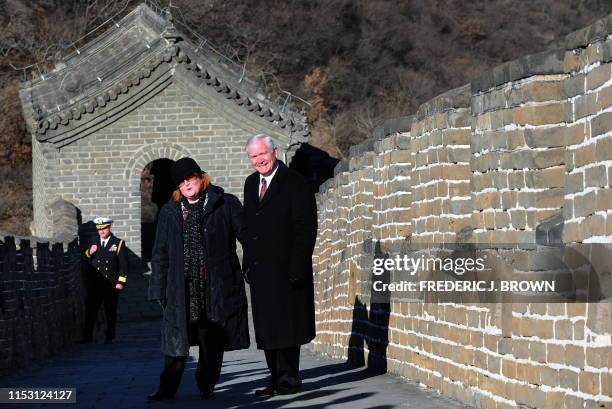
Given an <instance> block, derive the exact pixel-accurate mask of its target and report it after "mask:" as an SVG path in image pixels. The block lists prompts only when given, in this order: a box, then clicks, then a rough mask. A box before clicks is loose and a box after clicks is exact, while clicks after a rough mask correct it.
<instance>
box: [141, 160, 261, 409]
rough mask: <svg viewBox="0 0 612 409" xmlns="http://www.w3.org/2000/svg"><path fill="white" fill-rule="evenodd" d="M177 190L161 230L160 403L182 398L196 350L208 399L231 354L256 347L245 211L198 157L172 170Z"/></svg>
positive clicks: (156, 293)
mask: <svg viewBox="0 0 612 409" xmlns="http://www.w3.org/2000/svg"><path fill="white" fill-rule="evenodd" d="M171 173H172V181H173V183H174V186H175V187H176V188H177V190H175V191H174V193H173V195H172V200H170V201H169V202H168V203H166V204H165V205H164V206H163V207H162V209H161V211H160V213H159V219H158V224H157V233H156V236H155V244H154V246H153V258H152V261H151V269H152V273H151V278H150V284H149V299H150V300H152V301H157V302H159V303H160V305H161V306H162V308H163V321H162V340H161V350H162V352H163V353H164V355H165V363H164V369H163V371H162V373H161V376H160V384H159V388H158V390H157V391H156V392H155V393H153V394H151V395H149V396H148V398H149V399H152V400H164V399H170V398H172V397H173V396H174V394H175V393H176V391H177V389H178V386H179V383H180V380H181V377H182V374H183V370H184V369H185V362H186V359H187V356H188V355H189V346H191V345H199V353H200V354H199V360H198V366H197V370H196V381H197V384H198V388H199V389H200V397H201V398H203V399H205V398H208V397H210V396H212V393H213V389H214V386H215V384H216V382H217V381H218V379H219V374H220V373H221V365H222V362H223V351H224V350H225V351H230V350H235V349H245V348H248V347H249V330H248V318H247V300H246V293H245V290H244V282H243V278H242V274H241V269H240V263H239V261H238V256H237V255H236V239H237V237H238V234H239V232H240V229H241V219H242V205H241V204H240V201H239V200H238V199H237V198H236V197H235V196H233V195H230V194H227V193H224V192H223V189H221V188H220V187H217V186H213V185H212V184H210V182H209V178H208V175H206V174H205V173H204V172H203V171H202V170H201V169H200V167H199V166H198V164H197V163H196V162H195V161H194V160H193V159H191V158H182V159H179V160H178V161H177V162H175V164H174V165H173V167H172V171H171Z"/></svg>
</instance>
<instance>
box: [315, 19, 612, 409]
mask: <svg viewBox="0 0 612 409" xmlns="http://www.w3.org/2000/svg"><path fill="white" fill-rule="evenodd" d="M610 34H612V16H608V17H607V18H605V19H603V20H601V21H599V22H597V23H596V24H595V25H593V26H591V27H587V28H585V29H584V30H580V31H578V32H576V33H572V34H570V35H568V36H567V37H566V39H565V41H564V45H565V47H564V48H562V49H555V50H549V51H545V52H543V53H540V54H536V55H531V56H526V57H524V58H521V59H519V60H516V61H512V62H509V63H506V64H504V65H502V66H500V67H497V68H495V69H494V70H492V71H491V72H488V73H486V74H484V75H483V76H481V77H480V78H477V79H475V80H474V81H472V82H471V83H470V84H468V85H466V86H463V87H460V88H458V89H455V90H452V91H449V92H447V93H445V94H443V95H440V96H439V97H437V98H434V99H433V100H431V101H429V102H427V103H425V104H423V105H422V106H421V107H420V108H419V110H418V112H417V113H416V115H415V117H414V118H413V119H412V122H411V125H410V126H409V127H407V128H406V130H405V131H404V132H399V133H396V134H393V135H387V136H384V135H383V136H380V135H379V136H377V137H375V138H373V139H371V140H368V141H366V142H364V143H362V144H361V145H359V146H356V147H354V148H353V149H352V150H351V155H350V159H349V160H348V161H345V162H342V163H341V164H339V165H338V167H337V168H336V172H335V174H336V175H335V177H334V178H333V179H332V180H330V181H328V182H326V183H325V184H324V185H323V186H322V188H321V190H320V193H319V194H318V197H317V201H318V208H319V236H318V240H317V245H316V248H315V254H314V257H313V262H314V266H315V292H316V294H315V306H316V318H317V334H318V335H317V337H316V339H315V340H314V341H313V343H312V344H311V346H312V349H313V350H315V351H318V352H322V353H325V354H329V355H332V356H335V357H343V358H348V359H349V360H351V361H354V362H357V363H365V362H367V363H368V364H369V365H371V366H375V367H382V368H385V369H387V370H388V371H389V372H391V373H394V374H398V375H401V376H404V377H406V378H407V379H409V380H415V381H418V382H420V383H423V384H425V385H427V386H429V387H432V388H435V389H437V390H439V391H440V392H441V393H442V394H444V395H447V396H450V397H453V398H455V399H458V400H460V401H462V402H465V403H468V404H471V405H475V406H477V407H482V408H497V409H500V408H511V407H533V408H567V409H570V408H603V407H612V396H611V395H612V302H611V301H612V300H611V299H610V298H608V299H607V300H604V301H602V302H599V303H584V302H583V303H580V302H578V303H533V302H521V303H518V302H516V303H510V302H508V303H501V302H498V303H458V302H453V301H452V300H451V301H449V302H436V303H434V302H422V301H419V300H418V299H402V298H399V297H397V296H390V297H389V298H388V299H387V300H386V301H388V302H381V300H375V299H373V296H372V290H371V285H372V261H373V259H374V257H394V256H395V255H399V254H402V253H403V252H404V250H405V249H406V248H407V246H409V245H411V244H415V243H416V244H419V243H435V244H442V243H453V242H467V243H486V244H490V245H492V246H493V247H495V245H502V244H504V243H524V244H529V245H531V246H532V247H533V250H531V251H529V250H526V251H524V252H523V253H522V254H521V255H520V257H516V258H515V259H514V262H513V264H511V268H512V269H514V270H517V271H519V272H520V274H523V275H525V276H534V277H535V276H537V277H541V274H543V273H542V270H546V269H547V268H548V269H551V267H550V265H548V266H544V267H542V266H536V264H537V263H538V262H542V263H543V264H546V263H547V262H548V261H549V260H548V259H546V257H545V256H544V255H546V254H548V253H550V252H551V251H552V250H550V249H554V248H555V247H554V246H555V245H557V246H558V245H563V244H569V243H610V242H612V229H611V226H612V225H611V221H612V196H611V192H612V189H611V184H612V121H611V120H610V118H612V114H611V113H610V111H612V103H611V101H612V100H610V98H609V96H610V95H612V64H611V62H612V37H611V35H610ZM535 255H537V258H536V257H534V256H535ZM607 257H608V258H609V253H608V254H607ZM534 260H535V261H534ZM542 260H544V261H542ZM602 264H604V265H609V261H606V262H604V263H602ZM391 279H393V273H391ZM600 279H601V280H602V286H605V285H609V281H610V268H609V266H608V267H606V268H605V269H604V272H603V273H602V275H601V276H600ZM606 280H607V281H606ZM605 282H608V284H605ZM606 294H607V296H608V297H610V293H609V290H608V292H606Z"/></svg>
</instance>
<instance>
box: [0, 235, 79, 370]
mask: <svg viewBox="0 0 612 409" xmlns="http://www.w3.org/2000/svg"><path fill="white" fill-rule="evenodd" d="M80 262H81V258H80V255H79V249H78V243H77V239H76V238H75V239H74V240H73V241H71V242H66V243H61V242H55V243H50V242H49V241H43V240H42V239H35V238H21V239H18V242H17V243H16V240H15V237H13V236H6V237H4V239H2V240H0V374H10V373H12V372H14V371H18V370H20V369H24V368H26V367H28V366H29V365H31V364H32V363H39V362H41V361H42V360H44V359H46V358H49V357H52V356H54V355H56V354H58V353H59V352H61V351H62V350H64V349H66V348H67V347H68V346H69V345H73V344H74V342H75V341H76V340H77V339H78V338H79V337H80V336H81V335H82V334H81V331H82V325H81V324H82V322H83V313H84V304H83V298H84V297H83V285H82V278H81V269H80Z"/></svg>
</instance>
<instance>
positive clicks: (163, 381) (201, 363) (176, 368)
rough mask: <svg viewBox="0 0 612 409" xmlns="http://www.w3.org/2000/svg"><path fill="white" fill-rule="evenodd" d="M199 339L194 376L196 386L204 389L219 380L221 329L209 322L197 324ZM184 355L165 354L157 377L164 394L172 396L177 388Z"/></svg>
mask: <svg viewBox="0 0 612 409" xmlns="http://www.w3.org/2000/svg"><path fill="white" fill-rule="evenodd" d="M197 333H198V341H199V354H200V357H199V359H198V366H197V369H196V373H195V377H196V382H197V384H198V388H199V389H200V390H201V391H204V390H206V389H209V388H213V387H214V386H215V384H216V383H217V381H218V380H219V375H220V374H221V366H222V365H223V339H224V338H223V337H224V335H223V329H222V328H221V327H219V326H218V325H215V324H213V323H210V322H204V323H200V324H198V328H197ZM186 362H187V357H186V356H166V357H165V358H164V369H163V371H162V373H161V375H160V377H159V391H160V392H161V393H162V394H164V395H166V396H174V394H176V391H177V390H178V387H179V384H180V383H181V378H182V377H183V371H184V370H185V363H186Z"/></svg>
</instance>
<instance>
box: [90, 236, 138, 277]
mask: <svg viewBox="0 0 612 409" xmlns="http://www.w3.org/2000/svg"><path fill="white" fill-rule="evenodd" d="M94 244H96V245H97V246H98V248H97V250H96V251H95V252H94V253H93V254H90V253H89V248H88V249H87V250H86V251H85V258H86V259H87V262H88V263H89V264H90V265H91V266H92V267H93V268H94V270H95V271H97V272H92V274H93V275H94V277H92V278H93V279H94V280H95V279H98V278H102V277H104V278H106V279H107V280H108V281H109V282H110V283H111V284H112V285H113V286H114V285H115V284H117V283H118V282H119V276H120V275H121V276H124V277H127V273H128V257H127V251H126V248H125V242H124V241H123V240H121V239H119V238H117V236H115V235H113V234H112V233H111V235H110V237H109V238H108V241H107V242H106V246H105V247H102V240H101V239H100V237H98V240H97V242H96V243H94ZM121 284H126V283H125V282H122V283H121Z"/></svg>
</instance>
